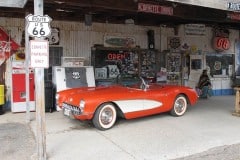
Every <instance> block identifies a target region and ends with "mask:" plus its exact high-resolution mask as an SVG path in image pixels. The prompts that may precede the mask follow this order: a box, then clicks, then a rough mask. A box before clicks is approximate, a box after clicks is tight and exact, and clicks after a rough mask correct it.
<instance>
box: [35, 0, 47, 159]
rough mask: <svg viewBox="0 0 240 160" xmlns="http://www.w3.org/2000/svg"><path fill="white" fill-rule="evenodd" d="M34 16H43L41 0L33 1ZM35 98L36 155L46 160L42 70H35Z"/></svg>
mask: <svg viewBox="0 0 240 160" xmlns="http://www.w3.org/2000/svg"><path fill="white" fill-rule="evenodd" d="M34 14H35V15H40V16H42V15H43V0H34ZM34 75H35V97H36V120H37V154H38V159H39V160H46V122H45V92H44V69H43V68H35V74H34Z"/></svg>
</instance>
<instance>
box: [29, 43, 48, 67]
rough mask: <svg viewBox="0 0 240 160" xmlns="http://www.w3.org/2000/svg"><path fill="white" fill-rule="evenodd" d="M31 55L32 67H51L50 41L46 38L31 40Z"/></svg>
mask: <svg viewBox="0 0 240 160" xmlns="http://www.w3.org/2000/svg"><path fill="white" fill-rule="evenodd" d="M30 55H31V62H30V64H31V67H32V68H48V67H49V42H48V41H46V40H31V41H30Z"/></svg>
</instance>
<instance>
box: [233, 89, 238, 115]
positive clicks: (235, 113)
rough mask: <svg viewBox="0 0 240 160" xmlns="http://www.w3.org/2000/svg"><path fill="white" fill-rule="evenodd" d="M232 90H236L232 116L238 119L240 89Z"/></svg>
mask: <svg viewBox="0 0 240 160" xmlns="http://www.w3.org/2000/svg"><path fill="white" fill-rule="evenodd" d="M234 89H235V90H236V97H235V111H234V112H233V113H232V115H234V116H238V117H240V97H239V96H240V93H239V91H240V87H235V88H234Z"/></svg>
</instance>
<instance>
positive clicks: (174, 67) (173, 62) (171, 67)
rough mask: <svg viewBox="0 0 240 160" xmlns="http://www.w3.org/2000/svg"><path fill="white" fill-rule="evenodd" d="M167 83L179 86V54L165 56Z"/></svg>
mask: <svg viewBox="0 0 240 160" xmlns="http://www.w3.org/2000/svg"><path fill="white" fill-rule="evenodd" d="M166 69H167V83H168V84H177V85H180V84H181V54H179V53H168V54H167V55H166Z"/></svg>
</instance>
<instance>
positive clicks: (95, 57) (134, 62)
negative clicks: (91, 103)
mask: <svg viewBox="0 0 240 160" xmlns="http://www.w3.org/2000/svg"><path fill="white" fill-rule="evenodd" d="M156 53H157V52H156V51H155V50H146V49H139V48H137V49H129V48H107V47H93V48H92V56H91V64H92V65H93V66H94V69H95V79H96V85H97V86H99V85H111V84H113V83H114V80H115V79H116V77H117V76H118V75H119V74H132V75H139V76H142V77H144V78H146V79H148V80H149V81H155V79H156Z"/></svg>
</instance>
